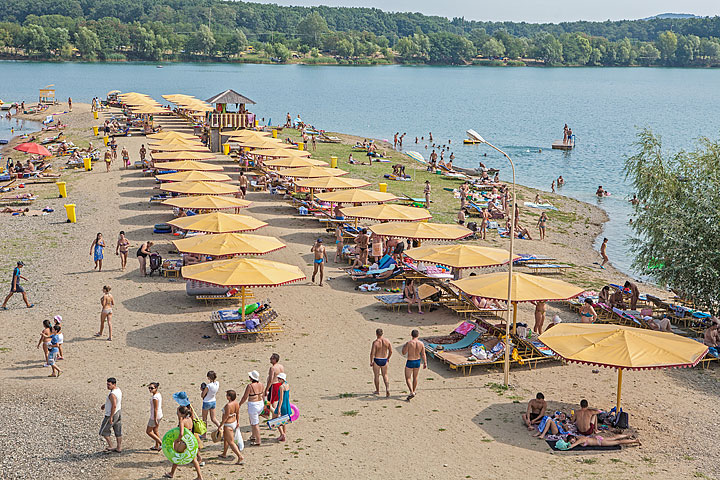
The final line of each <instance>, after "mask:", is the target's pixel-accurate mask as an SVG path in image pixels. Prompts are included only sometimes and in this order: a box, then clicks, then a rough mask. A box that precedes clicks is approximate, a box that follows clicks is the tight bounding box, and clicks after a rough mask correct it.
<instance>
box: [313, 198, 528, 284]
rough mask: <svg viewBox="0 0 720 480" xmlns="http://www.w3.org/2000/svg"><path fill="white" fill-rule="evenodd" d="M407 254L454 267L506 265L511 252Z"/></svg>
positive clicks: (460, 248)
mask: <svg viewBox="0 0 720 480" xmlns="http://www.w3.org/2000/svg"><path fill="white" fill-rule="evenodd" d="M319 196H320V195H318V197H319ZM405 255H406V256H408V257H410V258H412V259H413V260H415V261H418V262H428V263H435V264H438V265H446V266H448V267H452V268H483V267H496V266H498V265H505V264H506V263H508V262H509V257H510V252H508V251H507V250H503V249H502V248H492V247H480V246H477V245H426V246H423V247H418V248H412V249H410V250H408V251H406V252H405ZM516 258H520V257H516ZM506 277H507V276H506Z"/></svg>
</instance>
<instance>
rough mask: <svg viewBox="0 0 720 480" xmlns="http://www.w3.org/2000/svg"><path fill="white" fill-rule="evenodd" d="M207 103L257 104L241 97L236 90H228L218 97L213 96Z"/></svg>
mask: <svg viewBox="0 0 720 480" xmlns="http://www.w3.org/2000/svg"><path fill="white" fill-rule="evenodd" d="M205 101H206V102H207V103H245V104H253V105H254V104H255V102H253V101H252V100H250V99H249V98H247V97H246V96H244V95H240V94H239V93H237V92H236V91H235V90H232V89H227V90H225V91H224V92H222V93H218V94H217V95H213V96H212V97H210V98H208V99H207V100H205Z"/></svg>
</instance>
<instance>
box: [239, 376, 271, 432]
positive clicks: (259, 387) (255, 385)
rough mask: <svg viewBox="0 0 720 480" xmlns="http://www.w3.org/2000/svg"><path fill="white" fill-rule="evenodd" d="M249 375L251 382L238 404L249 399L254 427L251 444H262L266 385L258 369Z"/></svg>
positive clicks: (249, 411) (251, 424)
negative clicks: (262, 381)
mask: <svg viewBox="0 0 720 480" xmlns="http://www.w3.org/2000/svg"><path fill="white" fill-rule="evenodd" d="M248 376H249V377H250V383H249V384H248V386H247V387H245V393H244V394H243V397H242V398H241V399H240V403H239V404H238V406H240V405H242V404H243V403H245V402H246V401H247V406H248V416H249V417H250V428H252V437H250V445H253V446H260V414H261V413H262V412H263V410H264V409H265V402H264V401H263V398H262V397H263V392H264V391H265V385H263V384H262V383H260V374H259V373H258V372H257V371H256V370H253V371H252V372H248Z"/></svg>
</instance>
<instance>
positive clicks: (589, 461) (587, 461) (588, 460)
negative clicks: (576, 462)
mask: <svg viewBox="0 0 720 480" xmlns="http://www.w3.org/2000/svg"><path fill="white" fill-rule="evenodd" d="M580 463H584V464H586V465H592V464H594V463H597V459H596V458H582V459H580Z"/></svg>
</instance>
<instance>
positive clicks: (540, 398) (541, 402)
mask: <svg viewBox="0 0 720 480" xmlns="http://www.w3.org/2000/svg"><path fill="white" fill-rule="evenodd" d="M546 410H547V402H546V401H545V396H544V395H543V394H542V393H538V394H537V395H535V398H533V399H532V400H530V401H529V402H528V406H527V411H526V412H525V413H523V414H522V420H523V422H524V423H525V425H526V426H527V428H528V430H533V429H535V426H536V425H537V424H538V423H540V421H541V420H542V418H543V416H545V411H546Z"/></svg>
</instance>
